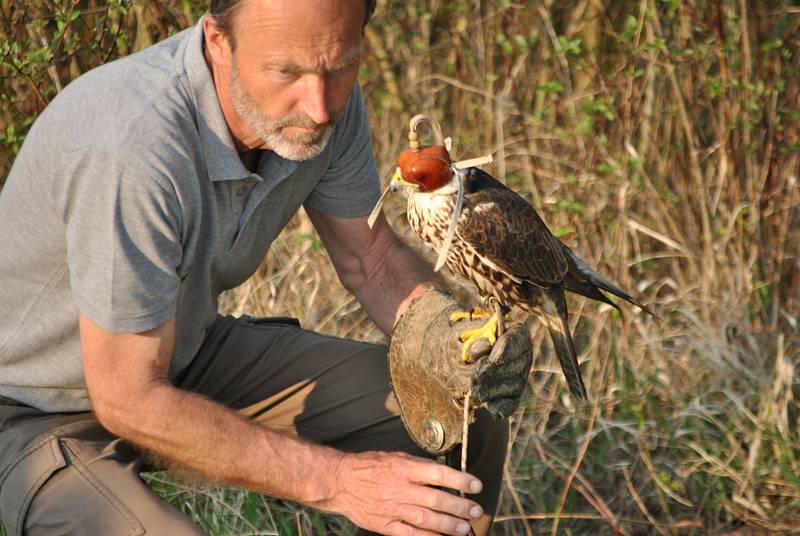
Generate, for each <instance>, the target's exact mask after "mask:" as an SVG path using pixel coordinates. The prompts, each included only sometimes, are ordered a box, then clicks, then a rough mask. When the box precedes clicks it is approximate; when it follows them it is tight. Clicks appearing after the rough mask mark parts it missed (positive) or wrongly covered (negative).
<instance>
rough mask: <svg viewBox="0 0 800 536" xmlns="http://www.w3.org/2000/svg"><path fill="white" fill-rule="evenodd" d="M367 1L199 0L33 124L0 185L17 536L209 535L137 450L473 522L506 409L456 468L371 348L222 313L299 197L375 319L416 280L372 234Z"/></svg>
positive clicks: (8, 478)
mask: <svg viewBox="0 0 800 536" xmlns="http://www.w3.org/2000/svg"><path fill="white" fill-rule="evenodd" d="M365 4H366V5H365ZM373 7H374V1H367V2H364V0H227V1H222V0H220V1H218V2H212V7H211V9H212V15H208V16H206V17H204V18H203V19H202V20H201V21H200V22H199V23H198V24H197V26H195V27H194V28H192V29H189V30H187V31H184V32H182V33H180V34H178V35H177V36H174V37H172V38H171V39H168V40H166V41H164V42H162V43H159V44H157V45H155V46H154V47H151V48H149V49H147V50H145V51H142V52H140V53H138V54H135V55H133V56H130V57H128V58H125V59H123V60H120V61H117V62H113V63H111V64H108V65H105V66H103V67H101V68H98V69H96V70H94V71H92V72H90V73H87V74H86V75H84V76H83V77H81V78H80V79H78V80H76V81H75V82H73V83H72V84H71V85H69V86H68V87H67V88H66V89H65V90H64V91H63V92H62V93H61V94H60V95H59V96H58V97H57V98H56V99H55V100H54V101H53V103H52V104H51V105H50V106H49V107H48V108H47V109H46V110H45V111H44V112H43V113H42V114H41V116H40V117H39V118H38V120H37V122H36V123H35V124H34V125H33V127H32V128H31V130H30V132H29V134H28V137H27V139H26V142H25V145H24V146H23V148H22V150H21V152H20V154H19V156H18V158H17V160H16V161H15V163H14V167H13V169H12V171H11V173H10V175H9V177H8V180H7V183H6V186H5V188H4V190H3V191H2V195H0V303H2V304H3V309H2V311H0V395H1V396H2V398H0V519H2V522H3V523H4V524H5V525H6V528H7V530H8V531H9V533H10V534H13V535H17V534H23V533H24V534H31V535H34V534H48V535H54V534H107V535H113V534H165V535H166V534H169V535H175V534H202V532H201V530H200V529H199V528H198V527H197V526H196V525H194V524H193V523H191V521H190V520H189V519H188V518H186V517H185V516H183V515H182V514H180V513H179V512H178V511H177V510H175V509H173V508H172V507H171V506H169V505H168V504H166V503H164V502H163V501H161V500H160V499H159V498H158V497H157V496H156V495H155V494H153V493H152V492H151V491H150V490H149V489H148V488H147V487H146V486H145V485H144V484H143V483H142V481H141V480H140V479H139V477H138V473H139V471H141V470H142V469H143V465H142V464H143V461H142V454H141V453H142V452H149V453H151V454H152V455H154V457H155V458H157V459H160V460H167V461H168V463H169V464H171V465H174V466H179V467H182V468H184V469H187V470H189V471H192V472H195V473H199V474H201V475H204V476H206V477H208V478H210V479H214V480H216V481H218V482H221V483H226V484H230V485H235V486H241V487H244V488H248V489H252V490H256V491H259V492H262V493H266V494H268V495H272V496H275V497H281V498H284V499H289V500H294V501H298V502H300V503H303V504H306V505H310V506H313V507H316V508H320V509H322V510H326V511H330V512H336V513H339V514H342V515H345V516H347V517H348V518H350V519H351V520H352V521H354V522H355V523H356V524H357V525H359V526H360V527H362V528H364V529H367V530H370V531H376V532H381V533H385V534H403V535H405V534H431V533H444V534H465V533H466V532H467V531H468V530H469V524H470V523H471V524H472V526H473V527H474V529H475V530H476V531H477V532H478V533H485V532H487V531H488V527H489V526H490V523H491V516H492V514H493V513H494V508H495V506H496V504H497V498H498V494H499V489H500V482H501V472H502V465H503V461H504V454H505V448H506V441H507V427H506V424H505V423H504V422H503V421H494V420H492V419H490V418H487V417H486V415H480V416H479V417H478V420H477V422H476V424H475V425H474V426H473V433H472V436H471V441H470V444H471V449H472V451H473V454H474V456H473V458H474V459H471V460H470V471H471V473H472V474H469V473H462V472H460V471H457V470H455V469H451V468H449V467H447V466H444V465H440V464H436V463H434V462H433V461H432V460H430V459H428V458H424V457H422V455H423V452H422V451H421V450H420V449H419V448H418V447H416V445H414V443H413V442H412V441H411V440H410V439H409V436H408V434H407V433H406V431H405V429H404V428H403V425H402V423H401V422H400V419H399V418H398V409H397V406H396V403H395V402H394V399H393V398H392V396H391V393H390V390H389V381H388V377H387V372H386V353H385V352H386V349H385V348H382V347H379V346H375V345H369V344H363V343H356V342H353V341H346V340H340V339H336V338H333V337H329V336H324V335H320V334H316V333H311V332H307V331H304V330H302V329H301V328H300V327H299V326H298V325H297V323H296V321H294V320H292V319H255V318H250V317H242V318H238V319H236V318H231V317H219V316H217V312H216V311H217V297H218V295H219V293H220V292H222V291H223V290H225V289H228V288H232V287H234V286H236V285H238V284H240V283H241V282H243V281H244V280H245V279H246V278H247V277H249V276H250V275H251V274H252V273H253V271H254V270H255V269H256V267H257V266H258V264H259V263H260V262H261V260H262V259H263V256H264V253H265V252H266V250H267V248H268V247H269V244H270V242H271V241H272V239H273V238H274V237H275V236H276V235H277V234H278V232H279V231H280V229H281V228H282V227H283V226H284V225H285V224H286V222H287V221H288V220H289V218H290V217H291V216H292V215H293V214H294V212H295V211H296V210H297V208H298V207H299V206H300V205H301V204H303V205H304V206H305V209H306V211H307V212H308V214H309V216H310V218H311V220H312V221H313V223H314V225H315V227H316V229H317V230H318V232H319V234H320V236H321V238H322V240H323V241H324V243H325V246H326V249H327V251H328V252H329V254H330V257H331V259H332V261H333V263H334V265H335V267H336V270H337V272H338V274H339V276H340V279H341V281H342V283H343V284H344V285H345V287H347V288H348V289H349V290H350V291H351V292H352V293H353V294H354V295H355V296H356V297H357V298H358V300H359V301H360V303H361V304H362V306H363V307H364V309H365V310H366V312H367V313H368V314H369V316H370V318H371V319H372V320H373V321H374V322H375V323H376V324H377V325H378V326H379V327H380V328H381V329H382V330H383V331H384V332H386V333H387V334H390V333H391V332H392V330H393V327H394V326H395V324H396V323H397V321H398V319H399V318H400V317H401V316H402V315H403V314H404V313H405V312H406V311H407V310H408V309H409V308H410V307H413V306H414V305H412V304H419V303H424V302H425V300H426V299H427V298H426V296H429V295H430V294H431V292H432V291H431V289H432V288H433V287H434V286H435V284H434V277H433V274H432V273H431V272H430V270H429V268H427V267H426V266H425V265H424V264H423V263H422V262H421V261H420V260H419V259H418V258H417V257H415V256H414V255H413V254H412V253H411V252H410V251H409V250H408V249H406V248H405V247H403V246H402V245H401V244H400V243H399V242H398V240H397V238H396V237H395V236H394V234H393V233H392V231H391V230H390V228H389V226H388V225H387V223H386V221H385V220H384V219H383V218H380V219H379V220H378V223H377V225H376V226H375V227H374V229H370V228H369V227H368V226H367V224H366V216H367V214H368V213H369V211H370V209H371V208H372V207H373V205H374V204H375V202H376V199H377V193H378V179H377V176H376V171H375V165H374V162H373V161H372V156H371V147H370V141H369V133H368V129H367V122H366V115H365V112H364V109H363V104H362V102H361V98H360V92H359V89H358V86H357V85H356V75H357V72H358V66H359V60H360V58H361V53H362V47H363V45H362V29H363V24H365V23H366V20H367V19H368V18H369V16H370V14H371V11H372V9H373ZM473 474H474V476H473ZM476 477H477V478H476ZM443 488H450V489H451V490H460V491H464V492H467V493H469V494H474V495H472V496H468V498H462V497H459V496H458V495H457V494H455V493H449V492H447V491H445V490H443ZM481 490H482V491H481ZM470 497H472V498H470ZM473 498H474V500H473Z"/></svg>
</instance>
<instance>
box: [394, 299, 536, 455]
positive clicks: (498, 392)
mask: <svg viewBox="0 0 800 536" xmlns="http://www.w3.org/2000/svg"><path fill="white" fill-rule="evenodd" d="M459 310H460V307H459V306H458V304H457V303H456V302H455V301H454V300H453V299H452V298H450V297H449V296H447V295H446V294H443V293H441V292H438V291H429V292H427V293H426V294H424V295H423V296H421V297H420V298H418V299H417V300H415V301H414V302H413V303H412V304H411V305H410V306H409V307H408V309H407V310H406V312H405V313H404V314H403V316H402V317H401V318H400V321H399V322H398V323H397V326H396V327H395V331H394V333H393V334H392V341H391V345H390V347H389V372H390V374H391V378H392V385H393V387H394V392H395V396H396V397H397V401H398V403H399V405H400V411H401V414H402V416H403V422H404V423H405V425H406V428H407V429H408V431H409V433H410V435H411V436H412V437H413V438H414V440H415V441H416V442H417V443H418V444H419V445H420V446H421V447H422V448H423V449H425V450H426V451H428V452H430V453H432V454H442V453H444V452H447V451H448V450H450V449H451V448H452V447H453V446H455V445H456V444H457V443H460V442H461V435H462V428H463V426H462V425H463V412H462V410H461V409H460V408H459V407H458V404H459V403H460V402H461V401H462V400H463V399H464V396H465V395H466V393H467V392H468V391H469V390H470V389H472V401H473V404H475V405H483V406H485V407H486V408H487V409H488V410H489V412H490V413H492V415H493V416H494V417H495V418H505V417H508V416H509V415H511V414H512V413H513V412H514V410H515V409H516V408H517V406H518V405H519V398H520V396H521V395H522V393H523V391H524V390H525V386H526V385H527V384H528V373H529V372H530V369H531V364H532V362H533V353H532V349H531V340H530V336H529V334H528V331H527V329H526V328H525V326H523V325H520V324H512V325H509V326H507V329H506V331H505V333H504V334H503V335H501V336H500V338H499V339H498V340H497V342H496V343H495V344H494V346H493V347H492V348H491V353H489V355H488V356H485V357H482V358H481V359H479V360H478V362H477V363H475V364H470V363H464V362H463V361H462V360H461V357H460V354H461V341H459V339H458V335H459V333H461V332H463V331H464V330H465V329H468V328H473V327H476V326H477V325H480V324H482V323H483V321H467V320H465V321H459V322H457V323H455V324H451V322H450V315H451V314H452V313H453V312H456V311H459Z"/></svg>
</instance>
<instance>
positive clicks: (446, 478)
mask: <svg viewBox="0 0 800 536" xmlns="http://www.w3.org/2000/svg"><path fill="white" fill-rule="evenodd" d="M409 463H410V467H409V469H408V472H407V475H408V477H409V478H410V479H411V480H412V481H414V482H417V483H418V484H425V485H432V486H442V487H445V488H450V489H454V490H458V491H463V492H466V493H479V492H480V491H481V490H482V489H483V484H481V481H480V480H478V479H477V478H475V477H474V476H472V475H471V474H469V473H462V472H461V471H457V470H456V469H452V468H450V467H447V466H445V465H440V464H432V463H419V462H417V461H410V462H409Z"/></svg>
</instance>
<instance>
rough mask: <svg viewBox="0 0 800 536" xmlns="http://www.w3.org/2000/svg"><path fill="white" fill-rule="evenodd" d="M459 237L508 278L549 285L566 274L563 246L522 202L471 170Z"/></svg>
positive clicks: (485, 176)
mask: <svg viewBox="0 0 800 536" xmlns="http://www.w3.org/2000/svg"><path fill="white" fill-rule="evenodd" d="M465 190H466V193H465V196H464V209H462V212H461V219H460V221H459V225H458V228H457V231H456V232H457V233H458V235H459V237H460V238H461V239H462V240H463V241H465V242H466V243H467V244H469V245H470V246H471V247H472V248H473V249H474V250H475V251H476V253H477V254H478V255H480V256H481V257H482V258H483V260H484V262H486V263H487V264H489V265H494V266H496V267H497V268H499V269H500V270H502V271H503V272H505V273H506V274H507V275H508V276H509V277H511V278H513V279H515V280H517V281H520V280H527V281H530V282H532V283H534V284H535V285H538V286H542V287H548V286H551V285H555V284H558V283H560V282H561V281H563V279H564V276H565V274H566V273H567V270H568V264H567V259H566V258H565V254H564V249H563V245H562V244H561V242H559V241H558V239H557V238H556V237H555V236H553V235H552V233H551V232H550V230H549V229H548V228H547V225H545V223H544V221H542V219H541V218H540V217H539V215H538V214H537V213H536V211H534V210H533V207H531V206H530V205H529V204H528V203H527V202H526V201H525V200H524V199H522V198H521V197H520V196H519V195H517V194H516V193H515V192H514V191H513V190H511V189H509V188H507V187H506V186H504V185H503V184H502V183H500V182H499V181H497V180H496V179H494V178H493V177H491V176H490V175H488V174H487V173H485V172H483V171H481V170H479V169H477V168H470V173H469V174H468V176H467V181H466V188H465Z"/></svg>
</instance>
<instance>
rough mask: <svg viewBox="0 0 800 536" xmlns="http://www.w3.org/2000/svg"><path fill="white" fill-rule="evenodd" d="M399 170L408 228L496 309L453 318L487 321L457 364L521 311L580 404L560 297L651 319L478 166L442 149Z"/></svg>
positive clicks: (581, 389)
mask: <svg viewBox="0 0 800 536" xmlns="http://www.w3.org/2000/svg"><path fill="white" fill-rule="evenodd" d="M397 164H398V165H397V169H396V171H395V174H394V177H393V178H392V187H393V189H395V190H396V189H399V188H404V189H407V190H408V191H409V196H408V210H407V217H408V222H409V224H410V226H411V228H412V229H413V230H414V232H415V233H416V234H417V235H419V237H420V238H422V240H424V241H425V242H427V243H428V244H430V245H431V246H432V247H433V248H434V249H435V250H437V251H439V252H440V254H446V258H445V262H446V264H447V266H448V268H449V269H450V271H451V272H453V274H454V275H456V276H457V277H461V278H463V279H466V280H469V281H471V282H472V283H473V284H474V285H475V287H476V288H477V290H478V293H479V294H480V296H481V298H482V299H483V301H484V303H485V304H487V305H493V306H494V309H495V311H494V314H493V315H490V314H489V313H486V312H483V311H480V310H479V309H477V308H476V309H475V310H474V311H473V313H466V314H464V315H458V316H457V317H455V318H454V319H453V320H457V319H458V318H463V317H465V316H467V317H470V318H474V317H475V316H476V315H483V316H488V317H489V320H488V322H487V323H486V324H485V325H484V326H483V327H481V328H479V329H477V330H471V331H466V332H464V333H462V334H461V337H460V338H461V340H462V342H464V346H463V350H462V354H461V357H462V359H463V360H465V361H467V360H469V348H470V347H471V346H472V345H473V344H474V343H475V342H476V341H477V340H479V339H481V338H486V339H488V340H489V342H490V343H494V342H495V340H496V337H497V334H498V329H502V322H503V315H504V314H505V313H507V312H508V311H510V309H511V308H512V307H518V308H519V309H521V310H523V311H525V312H527V313H530V314H535V315H537V316H538V318H539V319H540V321H541V322H542V323H543V324H544V326H546V327H547V329H548V331H549V332H550V337H551V339H552V341H553V346H554V348H555V351H556V355H557V356H558V360H559V362H560V364H561V369H562V370H563V372H564V376H565V377H566V380H567V385H568V386H569V389H570V392H571V393H572V394H573V395H574V396H575V397H577V398H578V399H579V400H585V399H586V398H587V395H586V387H585V386H584V383H583V378H582V377H581V371H580V368H579V365H578V359H577V354H576V352H575V346H574V345H573V343H572V337H571V335H570V331H569V321H568V316H567V302H566V298H565V291H567V290H569V291H571V292H575V293H577V294H580V295H582V296H586V297H588V298H592V299H594V300H598V301H601V302H604V303H607V304H609V305H611V306H613V307H615V308H617V309H619V307H618V306H617V305H616V304H615V303H614V302H612V301H611V300H610V299H609V298H608V297H607V296H606V295H605V294H604V292H609V293H611V294H613V295H615V296H617V297H619V298H622V299H623V300H625V301H627V302H630V303H631V304H634V305H636V306H637V307H640V308H641V309H642V310H644V311H645V312H647V313H648V314H651V315H652V314H653V313H652V312H651V311H650V310H649V309H648V308H647V307H646V306H645V305H643V304H642V303H640V302H639V301H638V300H636V299H635V298H633V297H632V296H630V295H629V294H628V293H626V292H625V291H623V290H621V289H620V288H618V287H617V286H615V285H614V284H613V283H611V282H610V281H608V280H607V279H606V278H604V277H603V276H602V275H600V274H598V273H597V272H596V271H594V270H593V269H592V268H590V267H589V266H588V265H587V264H586V263H585V262H584V261H583V260H581V259H580V258H579V257H578V256H577V255H575V253H573V251H572V250H571V249H570V248H569V247H567V246H566V245H564V244H563V243H562V242H561V241H559V240H558V239H557V238H556V237H555V236H554V235H553V234H552V233H551V232H550V230H549V229H548V228H547V225H546V224H545V223H544V221H543V220H542V218H541V217H539V214H537V213H536V211H535V210H534V209H533V207H531V206H530V205H529V204H528V203H527V202H526V201H525V200H524V199H523V198H522V197H520V196H519V195H517V194H516V193H515V192H514V191H513V190H511V189H510V188H508V187H507V186H505V185H504V184H502V183H501V182H500V181H498V180H497V179H495V178H494V177H492V176H491V175H489V174H488V173H486V172H485V171H483V170H481V169H479V168H477V167H468V168H465V169H459V168H457V167H455V166H454V165H453V164H452V163H451V160H450V155H449V153H448V151H447V149H445V147H444V146H442V145H430V146H423V147H418V148H416V149H407V150H405V151H403V153H401V155H400V157H399V158H398V160H397ZM459 190H461V193H462V195H463V198H462V200H461V203H459V202H458V198H459ZM459 204H460V207H459V206H458V205H459ZM455 212H458V214H457V215H454V213H455ZM451 227H452V229H453V230H454V231H453V230H450V229H451ZM448 235H449V236H448ZM443 248H445V249H446V253H443V252H442V250H443ZM487 308H488V307H487Z"/></svg>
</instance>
